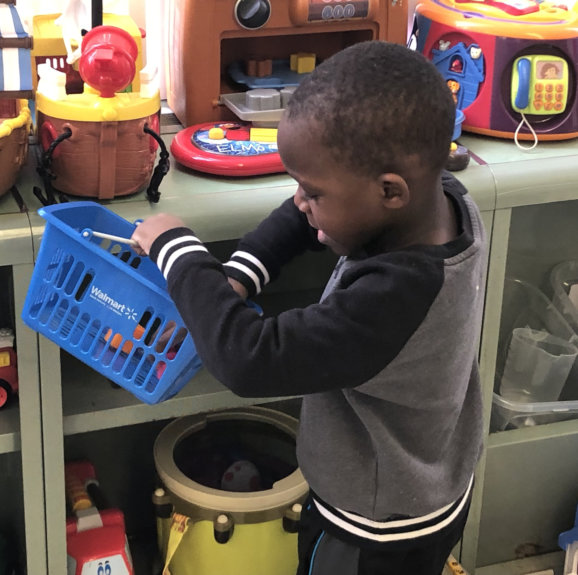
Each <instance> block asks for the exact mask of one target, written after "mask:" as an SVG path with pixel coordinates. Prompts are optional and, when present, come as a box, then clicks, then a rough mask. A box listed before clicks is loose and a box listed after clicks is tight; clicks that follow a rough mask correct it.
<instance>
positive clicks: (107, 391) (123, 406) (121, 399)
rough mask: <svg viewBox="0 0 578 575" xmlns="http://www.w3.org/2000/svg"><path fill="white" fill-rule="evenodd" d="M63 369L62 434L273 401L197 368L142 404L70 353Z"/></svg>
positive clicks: (64, 359)
mask: <svg viewBox="0 0 578 575" xmlns="http://www.w3.org/2000/svg"><path fill="white" fill-rule="evenodd" d="M63 369H64V371H65V373H66V378H65V380H63V384H62V395H63V419H64V421H63V431H64V434H65V435H72V434H76V433H85V432H88V431H96V430H102V429H109V428H114V427H122V426H125V425H134V424H138V423H146V422H149V421H156V420H160V419H169V418H174V417H181V416H184V415H190V414H191V413H197V412H202V411H211V410H214V409H224V408H227V407H232V406H240V405H250V404H255V402H256V401H260V402H265V401H275V399H274V398H267V399H263V400H256V399H251V398H240V397H237V396H235V395H234V394H233V393H232V392H231V391H229V390H228V389H227V388H226V387H224V386H223V385H222V384H220V383H219V382H218V381H217V380H216V379H215V378H214V377H212V376H211V375H210V374H209V373H208V372H207V371H206V370H205V369H201V370H200V371H199V372H198V373H197V374H195V376H194V377H193V378H192V379H191V381H190V382H189V383H188V384H187V385H186V386H185V387H184V388H183V389H182V390H181V391H180V392H179V393H178V394H177V395H176V396H174V397H173V398H171V399H168V400H166V401H163V402H162V403H160V404H157V405H146V404H144V403H142V402H140V401H139V400H138V399H136V398H135V397H134V396H133V395H132V394H131V393H129V392H128V391H126V390H124V389H122V388H119V387H117V386H114V385H113V384H112V383H111V382H110V381H108V380H107V379H105V378H104V377H103V376H101V375H100V374H98V373H96V372H94V371H92V370H90V369H87V368H86V366H84V365H83V364H82V363H81V362H79V361H78V360H76V359H74V358H72V357H70V356H67V357H66V358H64V357H63Z"/></svg>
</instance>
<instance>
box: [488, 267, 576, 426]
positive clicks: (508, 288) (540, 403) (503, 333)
mask: <svg viewBox="0 0 578 575" xmlns="http://www.w3.org/2000/svg"><path fill="white" fill-rule="evenodd" d="M520 328H523V329H522V333H524V332H525V333H526V335H528V333H529V332H530V331H533V332H539V334H548V335H547V337H545V340H546V339H547V340H548V341H550V342H551V341H554V342H557V344H558V345H560V346H561V347H562V348H564V350H565V351H566V352H570V355H572V353H573V352H572V351H571V350H573V349H574V348H575V347H576V346H577V345H578V335H577V334H576V332H575V330H574V329H573V328H572V327H571V326H570V324H569V323H568V322H567V321H566V319H565V318H564V316H563V315H562V314H561V313H560V312H559V311H558V309H557V308H556V307H555V306H554V304H553V303H552V302H551V301H550V300H549V299H548V298H547V297H546V296H545V295H544V294H543V293H542V292H541V291H540V290H539V289H538V288H536V287H535V286H533V285H531V284H529V283H527V282H524V281H522V280H517V279H512V278H506V281H505V284H504V297H503V302H502V321H501V324H500V334H499V341H498V355H497V358H496V375H495V387H494V390H495V393H494V398H493V409H492V422H491V430H492V431H502V430H505V429H509V428H518V427H524V426H528V425H540V424H544V423H552V422H555V421H562V420H564V419H571V418H578V392H577V391H576V389H577V388H578V361H575V360H574V358H565V359H563V360H561V361H562V362H563V363H564V362H566V365H565V368H564V371H565V370H566V369H568V363H570V362H572V365H571V367H570V368H569V370H568V372H567V373H566V374H565V381H564V382H562V391H560V389H559V387H560V380H561V379H562V377H561V376H560V375H559V374H558V376H557V377H556V376H555V377H554V379H553V380H551V379H550V378H551V376H552V373H553V372H552V369H551V367H552V365H549V363H548V362H547V361H546V362H544V361H539V359H537V358H535V357H534V358H531V359H529V356H528V353H526V354H523V353H522V354H520V357H518V358H515V357H513V356H512V357H510V358H508V355H509V353H510V351H511V348H512V336H513V335H514V334H515V333H518V334H519V333H520ZM533 343H534V348H535V349H534V350H533V351H535V352H538V351H539V346H538V344H537V343H536V342H535V341H534V342H533ZM515 346H516V344H514V347H515ZM526 351H528V350H526ZM540 351H544V350H540ZM546 351H547V353H550V352H551V351H552V349H551V348H550V349H549V351H548V350H546ZM550 355H554V359H555V358H556V355H555V354H551V353H550ZM550 359H552V358H550ZM542 360H544V358H542ZM532 363H534V364H540V366H541V368H540V370H541V373H538V370H535V368H532ZM551 363H552V362H551ZM553 363H555V361H554V362H553ZM517 364H521V365H522V367H523V368H524V370H525V373H526V380H524V379H520V380H519V381H518V384H519V389H526V390H527V389H530V390H532V389H534V391H536V390H538V389H539V390H540V392H541V395H540V394H538V395H536V393H535V394H534V395H532V394H530V393H527V394H526V395H525V396H520V395H517V396H516V395H514V394H507V393H506V395H507V397H502V396H501V395H500V394H499V393H498V392H499V390H501V387H502V384H504V385H505V387H506V388H507V386H508V382H507V381H505V380H506V379H507V378H508V377H509V373H508V372H509V371H510V368H511V367H513V366H515V365H517ZM526 368H528V369H526ZM554 373H555V372H554ZM562 375H564V373H562ZM532 383H533V384H534V387H533V388H532ZM550 383H553V384H554V385H553V386H552V388H553V389H551V390H549V389H548V384H550ZM556 383H557V384H558V385H557V387H558V388H557V389H556V388H555V387H556ZM538 384H540V385H538ZM572 390H574V391H572ZM548 394H549V395H548ZM558 396H559V399H560V401H555V400H549V401H544V398H546V399H547V398H554V397H558ZM521 399H522V400H523V401H521Z"/></svg>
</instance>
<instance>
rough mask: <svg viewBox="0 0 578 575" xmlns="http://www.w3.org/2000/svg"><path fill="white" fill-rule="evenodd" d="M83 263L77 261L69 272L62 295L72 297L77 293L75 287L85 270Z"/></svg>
mask: <svg viewBox="0 0 578 575" xmlns="http://www.w3.org/2000/svg"><path fill="white" fill-rule="evenodd" d="M85 267H86V266H85V265H84V262H81V261H77V262H76V264H74V266H73V268H72V270H71V271H70V273H69V275H68V278H67V279H66V284H65V285H64V293H65V294H67V295H72V294H73V293H74V292H76V291H77V286H78V284H79V281H80V279H81V278H84V276H83V272H84V269H85Z"/></svg>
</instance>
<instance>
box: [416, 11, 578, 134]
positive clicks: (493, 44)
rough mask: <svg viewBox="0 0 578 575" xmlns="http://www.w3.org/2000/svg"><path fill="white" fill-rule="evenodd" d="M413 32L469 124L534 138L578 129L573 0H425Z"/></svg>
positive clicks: (577, 26) (577, 34)
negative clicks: (541, 0)
mask: <svg viewBox="0 0 578 575" xmlns="http://www.w3.org/2000/svg"><path fill="white" fill-rule="evenodd" d="M416 34H417V49H418V50H419V51H421V52H422V53H424V54H425V55H426V56H427V57H428V58H429V59H431V60H432V61H433V62H434V63H435V65H436V67H437V68H438V69H439V70H440V72H441V73H442V74H443V75H444V77H445V78H446V80H447V83H448V86H449V87H450V89H451V90H452V92H453V94H454V99H455V101H456V105H457V107H458V109H460V110H463V112H464V113H465V120H464V123H463V129H464V130H467V131H469V132H475V133H478V134H485V135H490V136H497V137H501V138H513V139H515V140H516V141H517V140H533V141H534V142H535V143H537V142H538V141H539V140H540V141H541V140H565V139H570V138H575V137H577V136H578V98H577V94H576V78H577V72H578V68H577V66H578V5H577V3H576V2H574V1H572V0H560V1H551V0H545V1H543V2H538V1H536V0H482V1H476V0H473V1H469V0H425V1H423V2H421V3H419V4H418V6H417V8H416Z"/></svg>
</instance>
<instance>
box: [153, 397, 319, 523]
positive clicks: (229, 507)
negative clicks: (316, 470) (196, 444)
mask: <svg viewBox="0 0 578 575" xmlns="http://www.w3.org/2000/svg"><path fill="white" fill-rule="evenodd" d="M231 419H237V420H245V421H259V422H261V423H268V424H270V425H272V426H274V427H276V428H277V429H279V430H281V431H284V432H285V433H287V434H288V435H289V436H291V437H293V438H295V437H296V436H297V429H298V421H297V419H295V418H294V417H292V416H291V415H288V414H286V413H283V412H281V411H277V410H274V409H269V408H265V407H260V406H249V407H242V408H235V409H227V410H221V411H216V412H209V413H200V414H195V415H191V416H185V417H181V418H178V419H175V420H174V421H172V422H171V423H169V424H168V425H167V426H166V427H165V428H164V429H163V430H162V431H161V432H160V433H159V435H158V436H157V439H156V441H155V444H154V460H155V466H156V469H157V473H158V475H159V477H160V479H161V481H162V483H163V484H164V486H165V488H166V490H167V492H168V494H169V497H170V498H171V501H172V503H173V506H174V507H175V509H176V510H177V511H178V512H184V513H186V514H187V515H188V516H189V517H191V516H193V515H195V516H197V518H203V519H213V518H214V517H215V515H216V514H220V513H227V514H229V515H232V516H234V517H235V521H236V522H237V523H238V522H245V523H256V522H260V519H262V518H266V520H271V519H274V518H277V517H282V516H283V514H284V512H285V510H286V509H287V508H290V507H291V506H292V505H293V504H294V503H296V502H302V501H303V500H304V499H305V497H306V495H307V492H308V490H309V487H308V485H307V483H306V481H305V479H304V477H303V475H302V473H301V470H300V469H299V468H297V469H296V470H295V471H293V472H292V473H290V474H289V475H288V476H287V477H284V478H283V479H281V480H279V481H277V482H276V483H275V484H274V485H273V487H272V488H271V489H267V490H264V491H252V492H248V493H247V492H243V493H238V492H233V491H224V490H221V489H214V488H211V487H207V486H205V485H202V484H201V483H198V482H196V481H193V480H192V479H190V478H189V477H187V476H186V475H185V474H184V473H183V472H182V471H181V470H180V469H179V468H178V467H177V465H176V463H175V460H174V449H175V446H176V445H177V444H178V443H179V442H180V441H182V440H183V439H185V438H186V437H188V436H189V435H191V434H192V433H195V432H196V431H199V430H201V429H203V428H205V427H206V426H207V424H208V423H210V422H213V421H225V420H231Z"/></svg>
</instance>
